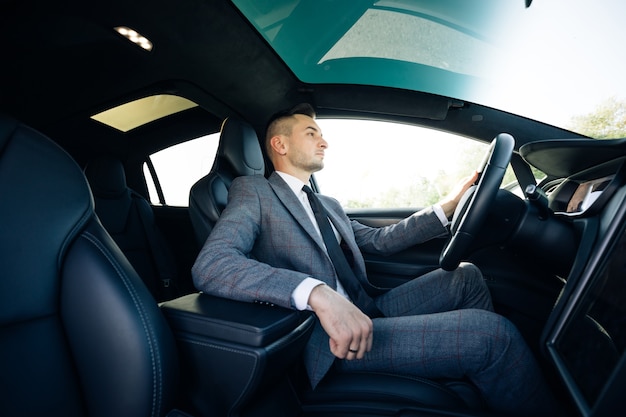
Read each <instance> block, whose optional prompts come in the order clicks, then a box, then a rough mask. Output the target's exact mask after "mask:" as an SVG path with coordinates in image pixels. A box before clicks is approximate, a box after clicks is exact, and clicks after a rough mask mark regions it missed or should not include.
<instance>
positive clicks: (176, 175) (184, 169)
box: [143, 132, 219, 207]
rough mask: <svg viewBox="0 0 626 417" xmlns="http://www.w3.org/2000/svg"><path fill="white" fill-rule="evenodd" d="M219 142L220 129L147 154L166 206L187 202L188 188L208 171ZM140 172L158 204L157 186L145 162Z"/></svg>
mask: <svg viewBox="0 0 626 417" xmlns="http://www.w3.org/2000/svg"><path fill="white" fill-rule="evenodd" d="M218 143H219V132H218V133H213V134H211V135H207V136H203V137H200V138H197V139H193V140H189V141H187V142H183V143H179V144H178V145H174V146H170V147H169V148H166V149H163V150H161V151H159V152H156V153H154V154H152V155H150V160H151V161H152V164H153V165H154V170H155V171H156V174H157V176H158V178H159V183H160V184H161V189H162V190H163V195H164V197H165V203H166V204H167V205H170V206H183V207H186V206H188V205H189V190H191V187H192V186H193V184H194V183H195V182H196V181H198V180H199V179H200V178H202V177H203V176H205V175H206V174H208V173H209V170H210V169H211V166H212V165H213V160H214V159H215V153H216V152H217V145H218ZM143 172H144V176H145V178H146V182H147V183H148V191H149V193H150V202H151V203H152V204H154V205H159V204H160V202H159V198H158V195H157V192H156V187H155V185H154V182H153V180H152V175H150V171H149V170H148V166H147V164H144V167H143Z"/></svg>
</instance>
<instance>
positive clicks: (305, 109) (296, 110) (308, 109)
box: [265, 103, 315, 139]
mask: <svg viewBox="0 0 626 417" xmlns="http://www.w3.org/2000/svg"><path fill="white" fill-rule="evenodd" d="M295 114H303V115H305V116H309V117H311V118H313V119H314V118H315V109H314V108H313V106H311V105H310V104H309V103H300V104H296V105H295V106H293V107H292V108H290V109H288V110H281V111H279V112H276V113H274V114H273V115H272V117H270V119H269V121H268V122H267V128H266V129H265V133H266V135H268V136H269V137H271V136H273V134H272V135H270V134H269V132H270V129H271V128H272V127H273V126H274V125H276V121H279V120H281V119H284V118H286V117H290V116H293V115H295ZM269 137H268V139H269Z"/></svg>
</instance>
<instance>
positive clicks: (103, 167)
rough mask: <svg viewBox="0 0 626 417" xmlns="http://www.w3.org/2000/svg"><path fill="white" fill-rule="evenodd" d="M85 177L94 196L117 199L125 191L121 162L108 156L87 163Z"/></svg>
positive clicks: (124, 178)
mask: <svg viewBox="0 0 626 417" xmlns="http://www.w3.org/2000/svg"><path fill="white" fill-rule="evenodd" d="M85 176H86V177H87V179H88V180H89V185H90V186H91V190H92V192H93V194H94V196H97V197H117V196H119V195H121V194H123V193H125V192H126V191H127V186H126V174H125V173H124V166H123V165H122V162H121V161H120V160H119V159H117V158H113V157H110V156H103V157H100V158H97V159H94V160H93V161H91V162H89V164H88V165H87V167H86V168H85Z"/></svg>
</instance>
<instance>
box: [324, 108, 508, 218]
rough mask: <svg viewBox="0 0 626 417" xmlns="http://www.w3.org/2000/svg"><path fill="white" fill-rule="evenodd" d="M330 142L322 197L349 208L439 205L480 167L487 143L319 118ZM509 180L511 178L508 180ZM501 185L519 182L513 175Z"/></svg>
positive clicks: (411, 128) (373, 123)
mask: <svg viewBox="0 0 626 417" xmlns="http://www.w3.org/2000/svg"><path fill="white" fill-rule="evenodd" d="M317 122H318V124H319V126H320V128H321V129H322V134H323V135H324V138H325V139H326V141H327V142H328V144H329V145H328V149H327V150H326V152H325V158H324V169H322V170H321V171H319V172H317V173H315V179H316V181H317V184H318V186H319V188H320V190H321V192H322V193H324V194H327V195H330V196H332V197H335V198H337V199H338V200H339V201H340V202H341V204H342V205H343V206H344V208H346V209H350V208H370V207H371V208H408V207H411V208H418V207H426V206H428V205H431V204H433V203H436V202H437V201H439V200H440V199H441V198H443V197H444V196H446V195H447V194H448V192H449V191H450V190H451V189H452V187H454V185H456V183H457V182H458V181H459V180H460V179H461V178H464V177H466V176H467V175H470V174H471V173H472V172H473V171H474V170H476V168H477V167H478V166H479V164H480V162H481V160H482V159H483V157H484V155H485V153H486V152H487V150H488V147H489V146H488V144H485V143H482V142H478V141H475V140H471V139H468V138H466V137H462V136H457V135H453V134H449V133H444V132H441V131H437V130H433V129H427V128H421V127H416V126H411V125H406V124H398V123H389V122H378V121H370V120H348V119H337V120H335V119H318V121H317ZM507 177H509V178H507ZM507 177H505V179H504V181H503V184H507V183H509V182H511V181H515V177H514V176H513V175H512V172H511V173H509V174H507Z"/></svg>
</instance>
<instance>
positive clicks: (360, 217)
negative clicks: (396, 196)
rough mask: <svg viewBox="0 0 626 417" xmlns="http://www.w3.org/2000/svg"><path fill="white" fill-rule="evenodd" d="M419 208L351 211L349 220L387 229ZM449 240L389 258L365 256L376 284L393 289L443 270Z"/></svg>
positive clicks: (434, 240)
mask: <svg viewBox="0 0 626 417" xmlns="http://www.w3.org/2000/svg"><path fill="white" fill-rule="evenodd" d="M415 211H416V210H415V209H366V210H347V214H348V217H349V218H350V219H351V220H356V221H358V222H359V223H362V224H365V225H367V226H371V227H384V226H388V225H391V224H394V223H397V222H399V221H400V220H402V219H404V218H406V217H408V216H410V215H411V214H413V213H415ZM446 241H447V239H446V238H445V237H443V238H436V239H432V240H430V241H428V242H425V243H422V244H420V245H416V246H413V247H410V248H408V249H405V250H403V251H401V252H398V253H395V254H393V255H389V256H382V255H377V254H371V253H366V252H364V253H363V257H364V258H365V265H366V267H367V273H368V278H369V280H370V281H371V282H372V284H374V285H376V286H379V287H383V288H392V287H395V286H397V285H400V284H402V283H403V282H406V281H408V280H411V279H413V278H415V277H417V276H420V275H423V274H425V273H427V272H429V271H432V270H433V269H436V268H438V267H439V254H440V253H441V250H442V249H443V246H444V245H445V243H446Z"/></svg>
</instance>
